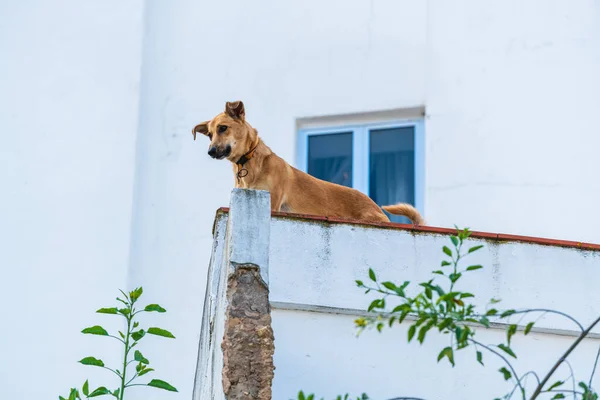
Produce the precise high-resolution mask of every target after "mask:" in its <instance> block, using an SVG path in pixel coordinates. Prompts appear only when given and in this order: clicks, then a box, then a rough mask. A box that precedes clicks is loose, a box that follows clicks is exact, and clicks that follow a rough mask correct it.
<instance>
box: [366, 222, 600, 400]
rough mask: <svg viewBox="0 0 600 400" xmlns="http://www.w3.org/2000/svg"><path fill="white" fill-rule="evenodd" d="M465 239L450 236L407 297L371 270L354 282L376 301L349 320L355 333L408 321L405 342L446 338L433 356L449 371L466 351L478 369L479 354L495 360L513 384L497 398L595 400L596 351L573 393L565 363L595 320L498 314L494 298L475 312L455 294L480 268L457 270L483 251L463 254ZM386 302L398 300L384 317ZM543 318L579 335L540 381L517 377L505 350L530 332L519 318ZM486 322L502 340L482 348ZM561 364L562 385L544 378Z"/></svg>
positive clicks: (465, 295)
mask: <svg viewBox="0 0 600 400" xmlns="http://www.w3.org/2000/svg"><path fill="white" fill-rule="evenodd" d="M470 235H471V232H470V231H469V230H468V229H458V228H457V233H456V235H453V236H451V237H450V241H451V246H443V248H442V251H443V253H444V255H445V259H444V260H443V261H442V262H441V267H440V269H437V270H435V271H433V272H432V274H433V275H434V277H433V278H432V279H430V280H429V281H427V282H422V283H419V284H418V285H417V286H416V289H417V291H416V294H415V295H414V296H411V295H410V289H411V287H410V285H411V282H409V281H404V282H402V283H393V282H391V281H380V280H378V279H377V276H376V273H375V271H374V270H373V269H369V281H371V283H364V282H363V281H360V280H359V281H356V284H357V286H358V287H359V288H361V289H365V293H370V292H375V293H379V294H380V295H382V296H381V297H379V298H377V299H375V300H373V301H372V302H371V303H370V305H369V307H368V309H367V310H368V312H370V313H372V314H376V315H368V316H366V317H361V318H357V319H356V320H355V325H356V327H357V328H358V329H359V333H360V332H362V331H363V330H365V329H366V328H373V327H374V328H375V329H377V330H378V331H379V332H381V331H383V329H384V328H386V327H390V328H391V327H393V326H394V325H398V324H401V323H403V322H405V321H406V322H409V327H408V342H411V341H413V340H414V339H416V341H418V342H419V343H420V344H423V343H424V341H425V339H426V337H427V334H428V333H429V332H430V331H438V332H439V333H440V334H445V335H448V337H449V343H448V346H446V347H444V348H443V349H442V350H441V351H440V352H439V354H438V357H437V360H438V362H440V361H441V360H443V359H447V360H448V362H449V363H450V364H451V365H452V366H453V367H454V366H455V358H454V355H455V353H456V352H457V351H462V350H465V349H467V348H472V349H474V355H475V358H476V360H477V362H478V363H480V364H481V365H482V366H483V365H484V357H483V355H484V352H487V353H490V354H492V355H494V356H496V357H499V358H500V359H501V360H502V362H503V363H504V366H502V368H500V369H499V372H500V374H501V375H502V377H503V378H504V379H505V380H507V381H508V380H512V382H513V383H514V386H513V389H512V390H511V391H509V392H508V393H507V394H506V395H504V396H503V399H511V398H513V397H514V396H515V395H518V396H519V397H520V398H521V399H522V400H526V399H528V398H529V400H536V399H538V398H539V396H540V395H542V394H545V395H549V396H553V397H552V399H564V398H566V395H569V396H572V397H573V398H575V399H581V400H598V394H597V393H596V392H595V391H594V390H593V388H592V380H593V379H592V378H593V376H594V373H595V370H596V365H597V363H598V358H600V349H599V350H598V354H597V356H596V360H595V363H594V365H593V369H592V373H591V375H590V378H589V381H588V382H587V383H586V382H583V381H580V382H579V383H578V388H579V389H577V388H576V384H575V382H576V380H575V377H574V376H573V374H572V368H571V367H570V364H569V362H568V359H567V358H568V357H569V355H570V354H571V353H572V351H573V350H574V349H575V348H576V347H577V346H578V345H579V344H580V343H581V341H582V340H583V339H584V338H585V337H586V336H587V335H588V334H589V332H590V331H591V330H592V329H593V328H594V326H596V324H598V323H599V322H600V317H599V318H597V319H596V320H595V321H593V322H592V323H591V324H590V325H589V326H588V327H587V328H585V327H584V326H583V325H582V324H581V323H580V322H579V321H577V320H576V319H575V318H573V317H571V316H570V315H568V314H565V313H562V312H560V311H555V310H549V309H522V310H514V309H506V310H501V309H499V307H498V306H497V304H498V303H499V302H500V300H497V299H491V300H490V301H489V303H488V306H487V307H486V309H485V310H484V311H479V310H478V309H477V308H476V306H475V305H474V304H472V300H473V299H474V298H475V294H473V293H471V292H467V291H463V290H460V289H459V283H460V280H461V278H463V276H465V275H466V274H470V273H474V272H475V271H478V270H480V269H482V268H483V267H482V266H481V265H469V266H467V267H463V266H462V264H461V262H462V261H464V260H465V259H467V257H468V256H469V255H471V254H472V253H474V252H476V251H478V250H479V249H481V248H482V247H483V245H477V246H472V247H469V248H468V249H467V250H465V248H466V247H465V246H466V242H467V240H468V239H469V237H470ZM391 299H396V300H399V304H395V303H394V304H393V305H392V307H391V311H388V312H386V309H389V307H388V306H389V303H390V302H391V301H390V300H391ZM549 313H550V314H556V315H559V316H561V317H564V318H566V319H568V320H569V321H571V322H572V323H574V324H575V325H576V326H577V327H578V329H579V330H580V332H581V334H580V335H579V336H578V337H577V338H576V339H575V340H574V342H573V343H572V345H571V346H570V347H569V348H568V349H567V351H566V352H565V353H564V354H563V355H562V356H561V357H560V358H559V359H558V360H557V361H556V362H555V363H554V365H552V366H551V368H550V370H549V372H548V373H546V374H545V375H543V376H542V378H540V375H538V374H537V372H535V371H528V372H525V373H523V374H519V373H518V372H517V370H516V368H515V367H514V366H513V364H512V363H511V359H516V358H517V354H516V353H515V351H514V350H513V348H512V347H511V344H512V340H513V337H514V335H515V334H517V332H518V331H519V330H522V331H523V334H524V335H528V334H529V333H530V332H531V331H532V329H533V328H534V325H535V321H532V322H528V323H527V324H522V319H523V317H524V316H527V315H530V314H539V315H540V317H541V316H543V315H544V314H549ZM515 316H521V320H519V321H518V322H517V323H513V322H512V321H511V318H514V317H515ZM492 323H497V324H498V325H497V326H501V325H499V324H504V325H505V331H506V336H505V340H504V341H503V342H502V343H497V344H484V343H482V342H480V341H479V340H477V339H476V331H477V328H478V327H479V328H489V327H490V325H491V324H492ZM563 364H566V365H567V366H568V367H569V369H570V370H571V375H570V376H569V377H568V378H567V379H565V380H559V381H556V382H554V383H552V384H550V383H551V381H550V379H551V378H552V377H553V376H554V374H555V373H556V372H557V370H558V368H559V367H560V366H561V365H563ZM527 378H531V379H533V380H534V382H535V385H534V387H533V390H531V392H532V393H531V395H530V396H529V397H528V396H527V393H528V390H527V387H526V385H525V384H524V382H525V381H526V379H527ZM567 381H571V383H572V385H571V387H570V388H567V387H566V385H565V383H567ZM496 400H499V399H496Z"/></svg>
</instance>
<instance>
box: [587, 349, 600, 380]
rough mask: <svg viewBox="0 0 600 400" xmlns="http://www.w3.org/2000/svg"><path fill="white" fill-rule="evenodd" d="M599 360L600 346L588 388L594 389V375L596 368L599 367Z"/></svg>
mask: <svg viewBox="0 0 600 400" xmlns="http://www.w3.org/2000/svg"><path fill="white" fill-rule="evenodd" d="M598 358H600V346H598V353H596V361H594V369H592V375H590V382H589V383H588V387H590V388H591V387H592V381H593V380H594V375H595V374H596V367H597V366H598Z"/></svg>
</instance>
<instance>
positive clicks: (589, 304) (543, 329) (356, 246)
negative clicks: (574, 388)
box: [196, 192, 600, 400]
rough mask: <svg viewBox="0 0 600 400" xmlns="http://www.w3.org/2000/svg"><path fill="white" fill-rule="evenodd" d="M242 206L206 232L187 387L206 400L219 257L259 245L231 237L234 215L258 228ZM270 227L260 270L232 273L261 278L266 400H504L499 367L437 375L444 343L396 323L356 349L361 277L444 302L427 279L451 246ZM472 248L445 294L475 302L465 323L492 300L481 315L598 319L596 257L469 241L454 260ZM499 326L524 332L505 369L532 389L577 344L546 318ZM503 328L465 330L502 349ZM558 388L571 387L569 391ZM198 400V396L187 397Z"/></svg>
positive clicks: (292, 222)
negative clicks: (199, 320)
mask: <svg viewBox="0 0 600 400" xmlns="http://www.w3.org/2000/svg"><path fill="white" fill-rule="evenodd" d="M251 194H252V193H240V192H235V193H233V194H232V206H231V211H230V215H228V214H226V213H220V214H219V215H218V216H217V219H216V222H215V226H216V227H217V230H216V233H215V241H214V246H215V251H214V257H213V259H212V265H211V267H212V268H211V275H210V276H209V278H210V282H211V283H210V285H209V292H208V293H207V296H206V304H207V306H208V307H207V309H206V310H207V314H208V315H207V316H205V320H204V321H203V337H202V344H203V349H204V351H202V352H200V354H199V362H198V379H199V380H198V381H197V382H196V384H197V386H198V389H200V388H202V389H205V390H208V389H207V386H208V387H210V388H212V390H213V391H214V393H215V398H220V397H219V395H222V391H223V389H222V384H221V381H220V372H221V369H222V368H223V364H222V360H220V361H221V362H215V359H216V358H218V355H219V354H220V353H221V348H220V346H221V341H222V330H223V325H224V324H225V322H224V321H223V320H222V318H221V319H220V318H219V316H220V315H222V314H223V313H225V309H226V307H227V303H226V301H225V300H224V298H225V294H224V292H223V290H224V285H225V282H226V278H225V277H226V276H228V275H229V274H230V273H231V272H230V271H231V266H229V262H230V261H233V258H230V257H228V256H227V254H226V253H227V249H229V250H230V251H231V249H240V248H242V249H248V248H249V246H248V244H249V243H251V242H253V243H254V242H256V243H264V241H265V238H266V237H269V232H265V231H264V230H262V229H261V230H260V231H259V232H256V234H255V236H252V237H251V236H249V235H248V234H238V233H239V232H240V230H236V229H235V228H232V223H231V220H232V219H233V217H232V215H233V214H234V213H235V215H236V225H238V224H239V225H241V226H259V225H261V224H262V223H263V222H264V218H257V216H256V215H257V214H258V213H253V214H248V213H244V212H243V210H244V209H252V208H254V207H256V206H257V205H258V204H259V202H258V201H253V199H252V196H250V195H251ZM240 204H243V205H244V207H245V208H244V209H242V207H240ZM246 204H249V205H246ZM252 204H254V207H253V206H252ZM240 211H242V212H240ZM244 215H246V216H245V217H244ZM240 216H242V218H240ZM228 219H229V224H228V223H227V221H228ZM270 223H271V226H270V239H269V241H270V252H269V260H268V264H267V263H266V262H260V261H261V260H262V259H263V258H264V257H261V256H260V255H259V254H254V253H252V252H247V251H246V252H237V253H236V254H237V256H238V257H237V258H235V261H236V262H237V263H245V262H251V261H254V260H255V259H257V257H258V261H255V262H256V264H257V265H259V266H260V268H261V274H263V275H268V277H269V279H268V284H269V292H270V293H269V298H270V301H271V305H272V318H273V330H274V335H275V355H274V364H275V379H274V382H273V399H276V400H279V399H291V398H295V396H296V394H297V393H298V391H299V390H304V391H305V392H309V393H310V392H315V393H317V394H318V395H319V396H324V398H325V399H333V398H334V397H335V396H336V395H338V394H344V393H351V394H353V395H355V396H357V395H359V394H360V393H362V392H367V393H368V394H369V395H370V396H371V398H373V399H379V400H383V399H391V398H396V397H400V396H407V397H411V396H412V397H418V398H423V399H428V400H433V399H440V400H454V399H461V400H480V399H486V398H490V399H491V398H495V397H502V396H503V395H504V394H506V393H508V392H509V391H510V390H511V389H512V387H513V386H512V384H511V383H510V382H505V381H504V380H503V378H502V376H501V375H500V373H498V369H499V368H500V367H501V366H503V364H502V363H501V361H500V359H499V358H498V357H497V356H495V355H493V354H491V353H489V352H487V351H485V350H483V349H481V348H480V350H482V352H483V361H484V363H485V366H486V367H485V368H484V367H482V366H481V365H479V364H478V363H477V361H476V356H475V349H474V347H470V348H469V349H466V350H462V351H457V352H456V354H455V356H456V368H454V369H453V368H451V366H450V365H449V364H448V362H447V360H443V361H442V362H440V363H437V361H436V360H437V356H438V354H439V352H440V351H441V350H442V349H443V348H444V347H446V346H449V345H450V340H451V338H450V337H449V336H445V335H440V334H439V333H437V330H435V329H434V330H432V331H430V332H429V333H428V335H427V339H426V341H425V343H424V345H422V346H421V345H419V344H418V342H417V341H416V339H415V340H414V342H413V343H410V344H409V343H407V329H408V326H409V323H407V322H405V323H403V324H402V325H400V326H399V325H397V324H396V325H395V326H394V328H393V329H388V328H387V327H386V328H385V329H384V330H383V332H382V333H377V332H376V330H368V331H366V332H364V333H363V334H362V335H361V336H359V337H357V330H356V329H355V328H354V323H353V319H355V318H356V317H357V316H363V315H365V314H364V310H366V308H367V306H368V305H369V303H370V302H371V301H372V300H373V299H375V298H377V297H378V296H377V294H374V293H370V294H365V293H364V290H362V289H358V288H357V287H356V284H355V280H363V281H364V282H365V283H367V284H368V282H369V278H368V269H369V267H371V268H373V269H374V270H375V272H376V274H377V276H378V278H379V281H380V282H381V281H387V280H389V281H392V282H395V283H398V284H399V283H400V282H403V281H405V280H408V281H410V282H412V283H411V285H410V286H408V288H407V289H406V292H407V293H408V294H409V296H414V295H416V294H417V293H418V292H420V290H419V289H422V288H419V286H418V283H420V282H425V281H429V280H430V279H432V278H435V283H436V284H439V285H440V286H441V287H442V288H444V289H446V290H447V288H448V286H449V283H448V280H447V278H445V277H440V276H438V275H432V273H431V272H432V270H434V269H439V268H440V267H439V265H440V261H441V260H443V259H446V258H447V257H446V256H445V255H444V253H443V252H442V246H444V245H449V246H451V242H450V237H449V234H448V233H434V232H427V231H416V232H412V231H407V230H401V229H391V228H389V227H383V228H382V227H380V226H366V225H362V224H344V223H339V222H333V223H331V222H326V221H322V220H309V219H303V218H296V217H289V216H285V217H281V216H279V217H274V218H272V219H271V220H270ZM239 225H238V226H239ZM225 229H227V231H226V232H224V230H225ZM475 245H483V246H484V247H483V248H482V249H481V250H479V251H477V252H475V253H472V254H470V255H468V256H466V257H464V258H463V262H462V263H461V269H464V268H466V267H467V266H468V265H478V264H479V265H483V266H484V268H483V269H480V270H478V271H474V272H468V273H466V274H464V276H463V278H462V279H461V280H460V281H459V282H458V283H457V286H456V287H455V288H456V289H457V290H461V291H468V292H471V293H473V294H474V295H475V297H474V298H472V299H469V300H471V302H472V303H473V304H474V305H476V307H477V309H476V310H475V311H476V312H480V313H484V312H485V310H486V309H488V308H489V307H490V306H489V301H490V300H491V299H492V298H495V299H500V300H502V301H501V302H500V303H498V304H495V305H493V306H492V307H494V308H497V309H500V310H506V309H510V308H517V309H523V308H542V309H545V308H549V309H555V310H558V311H562V312H565V313H567V314H569V315H571V316H573V317H574V318H576V319H578V320H579V321H580V323H581V324H582V325H583V326H585V327H587V326H588V325H589V324H590V323H592V322H593V321H594V320H596V319H597V318H598V314H599V311H598V308H597V307H594V304H595V295H594V287H595V286H594V285H595V282H597V281H598V280H599V279H600V269H599V267H600V251H598V249H595V250H582V249H580V248H578V247H560V246H557V245H548V244H539V243H530V242H529V243H528V242H522V241H516V240H510V239H507V238H501V239H482V238H480V237H479V238H478V237H476V236H474V237H472V238H471V239H469V240H468V241H467V243H466V245H465V248H466V249H468V248H469V247H471V246H475ZM563 245H565V243H563ZM259 248H260V246H259ZM466 249H465V250H464V252H466ZM240 255H242V256H243V257H242V258H240V257H239V256H240ZM244 257H245V258H244ZM266 265H268V267H266V268H265V266H266ZM446 268H450V267H446ZM442 269H443V267H442ZM436 277H437V278H436ZM386 300H387V304H388V307H387V310H388V311H389V310H391V309H393V308H394V307H395V306H396V305H397V304H400V302H399V301H396V299H394V298H393V297H392V296H390V297H388V298H387V299H386ZM409 319H410V318H409ZM413 321H414V320H413ZM508 321H509V322H510V323H515V324H518V325H519V326H520V327H521V329H523V328H524V327H525V326H526V325H527V323H529V322H530V321H535V326H534V328H533V329H532V332H531V333H530V334H529V335H528V336H523V334H522V332H519V333H517V335H516V336H515V337H514V338H513V339H512V343H511V348H512V349H513V350H514V351H515V352H516V353H517V355H518V358H517V359H511V363H512V365H513V366H514V368H515V369H516V371H517V373H518V374H519V376H521V375H522V374H524V373H526V372H527V371H530V370H534V371H536V372H537V373H538V375H540V376H541V377H543V376H544V374H545V373H546V372H547V371H548V370H549V369H550V368H551V367H552V365H553V364H554V362H556V360H557V359H558V358H559V357H560V356H561V355H562V354H563V353H564V352H565V351H566V350H567V348H568V347H569V346H570V345H571V344H572V343H573V341H574V340H575V339H576V338H577V335H579V333H580V331H579V329H578V326H577V325H576V324H574V323H573V322H572V321H570V320H568V319H565V318H563V317H560V316H555V315H551V314H546V315H543V314H541V313H536V314H530V315H527V316H523V315H515V316H513V317H511V318H510V319H508ZM503 322H504V323H506V322H507V320H503ZM504 328H505V325H504V326H493V327H492V328H490V329H485V328H483V327H479V328H476V331H477V332H476V336H475V339H476V340H477V341H479V342H481V343H483V344H484V345H497V344H500V343H505V341H506V333H505V330H504ZM215 332H217V333H215ZM219 332H221V334H220V335H219ZM599 338H600V326H596V327H595V328H594V329H593V330H592V334H591V336H590V337H589V338H588V339H586V340H584V341H583V342H582V344H581V345H580V347H578V349H577V350H576V351H575V352H573V354H572V355H571V356H570V357H569V359H568V362H569V363H570V366H571V367H572V368H573V371H574V375H575V378H576V379H578V380H579V381H581V380H583V381H586V382H587V381H589V376H590V375H589V374H590V373H591V371H592V367H593V364H594V359H595V357H596V354H597V351H598V346H599V345H600V341H599ZM211 363H212V364H211ZM206 365H212V367H213V369H214V370H216V371H214V372H216V375H217V376H216V377H213V379H212V381H211V382H209V383H207V382H208V379H205V381H202V380H201V379H202V378H205V377H206V376H207V374H206ZM214 372H213V373H214ZM569 375H570V370H569V367H568V366H567V365H566V364H565V365H563V366H562V367H560V368H559V370H558V371H557V373H556V375H555V376H553V378H552V380H551V383H554V382H556V381H557V380H565V379H567V378H568V377H569ZM596 378H597V377H596ZM211 383H212V384H211ZM568 384H569V387H571V382H570V381H569V382H568ZM524 385H525V386H526V387H528V388H529V391H530V392H531V390H532V389H533V388H534V380H533V379H528V380H527V382H526V383H524ZM198 393H203V392H201V391H200V390H198ZM550 397H552V396H548V397H547V398H550ZM196 398H198V399H203V398H204V397H202V396H201V395H200V397H196ZM318 398H320V397H318ZM353 398H354V397H353ZM544 398H546V397H544Z"/></svg>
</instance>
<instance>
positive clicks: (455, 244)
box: [450, 236, 458, 247]
mask: <svg viewBox="0 0 600 400" xmlns="http://www.w3.org/2000/svg"><path fill="white" fill-rule="evenodd" d="M450 240H451V241H452V244H453V245H454V246H455V247H456V246H458V238H457V237H456V236H450Z"/></svg>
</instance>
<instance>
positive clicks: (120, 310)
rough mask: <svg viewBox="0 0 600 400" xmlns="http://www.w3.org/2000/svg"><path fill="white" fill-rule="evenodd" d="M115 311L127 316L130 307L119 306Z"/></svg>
mask: <svg viewBox="0 0 600 400" xmlns="http://www.w3.org/2000/svg"><path fill="white" fill-rule="evenodd" d="M117 312H118V313H119V314H123V315H124V316H128V315H129V314H131V309H130V308H121V309H118V310H117Z"/></svg>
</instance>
